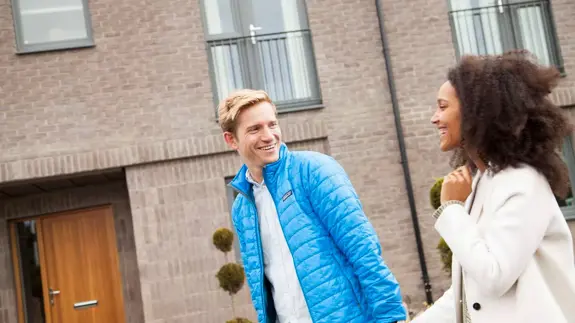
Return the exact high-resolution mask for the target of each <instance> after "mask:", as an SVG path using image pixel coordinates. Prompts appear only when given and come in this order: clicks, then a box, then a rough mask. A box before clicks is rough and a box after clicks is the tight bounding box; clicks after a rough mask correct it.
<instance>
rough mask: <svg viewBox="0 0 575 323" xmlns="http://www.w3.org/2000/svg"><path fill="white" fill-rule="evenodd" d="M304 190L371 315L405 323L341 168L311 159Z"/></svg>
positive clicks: (393, 283)
mask: <svg viewBox="0 0 575 323" xmlns="http://www.w3.org/2000/svg"><path fill="white" fill-rule="evenodd" d="M308 187H309V189H308V193H309V196H310V200H311V204H312V205H313V208H314V212H315V213H316V214H317V215H318V216H319V218H320V219H321V221H322V222H323V224H324V225H325V227H326V229H327V230H328V231H329V233H330V235H331V236H332V238H333V240H334V241H335V243H336V245H337V247H338V248H339V249H340V250H341V252H342V253H343V254H344V255H345V257H346V258H347V259H348V261H349V262H350V263H351V265H352V266H353V271H354V273H355V275H356V276H357V278H358V280H359V283H360V286H361V289H362V292H363V295H364V296H365V299H366V300H367V304H368V311H369V312H370V314H371V316H372V317H373V318H374V319H375V320H376V321H377V322H382V323H385V322H395V321H401V320H405V319H406V313H405V308H404V307H403V306H402V299H401V292H400V287H399V284H398V282H397V280H396V279H395V277H394V275H393V274H392V273H391V271H390V270H389V268H388V267H387V265H386V264H385V262H384V260H383V257H382V255H381V246H380V244H379V239H378V236H377V234H376V232H375V229H374V228H373V226H372V224H371V223H370V222H369V220H368V218H367V217H366V215H365V214H364V212H363V208H362V205H361V202H360V201H359V198H358V195H357V193H356V191H355V189H354V188H353V186H352V184H351V181H350V180H349V178H348V176H347V174H346V173H345V171H344V170H343V168H342V167H341V166H340V165H339V163H337V162H336V161H335V160H334V159H333V158H331V157H329V156H326V155H319V154H318V155H316V156H314V158H313V160H312V162H310V165H309V169H308Z"/></svg>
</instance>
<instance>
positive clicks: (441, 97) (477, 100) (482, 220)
mask: <svg viewBox="0 0 575 323" xmlns="http://www.w3.org/2000/svg"><path fill="white" fill-rule="evenodd" d="M559 77H560V75H559V73H558V71H557V70H556V69H554V68H551V67H542V66H539V65H537V64H536V63H534V61H533V60H532V59H531V57H530V56H529V54H528V53H527V52H510V53H506V54H504V55H499V56H482V57H478V56H467V57H463V58H462V60H461V61H460V63H459V64H457V66H455V67H454V68H452V69H451V70H450V71H449V73H448V77H447V79H448V81H447V82H445V83H444V84H443V85H442V86H441V88H440V90H439V93H438V99H437V110H436V112H435V114H434V115H433V117H432V119H431V121H432V123H433V124H434V125H435V126H436V127H437V128H438V130H439V134H440V146H441V150H442V151H450V150H454V151H456V152H459V151H462V152H463V154H459V153H457V156H458V157H459V158H458V160H459V161H462V160H467V161H469V162H467V163H466V164H465V165H464V166H461V167H458V168H457V169H456V170H455V171H454V172H452V173H450V174H449V175H447V176H446V177H445V179H444V183H443V186H442V191H441V203H442V206H441V207H440V208H439V209H438V210H437V211H436V212H435V213H434V217H435V218H436V219H437V220H436V222H435V228H436V230H437V231H438V232H439V234H440V235H441V236H442V237H443V238H444V239H445V241H446V242H447V244H448V245H449V247H450V249H451V251H452V252H453V268H452V285H451V287H450V288H449V290H448V291H447V292H446V293H445V294H444V295H443V296H442V297H441V298H440V299H439V300H438V301H437V302H436V303H435V304H434V305H432V306H431V308H429V309H428V310H427V311H426V312H424V313H423V314H421V315H420V316H418V317H417V318H415V319H414V320H413V321H412V322H415V323H424V322H430V323H444V322H445V323H455V322H457V323H463V322H473V323H499V322H501V323H543V322H544V323H571V322H575V306H574V305H575V265H574V264H575V260H574V256H573V241H572V236H571V233H570V231H569V228H568V226H567V223H566V221H565V219H564V217H563V214H562V213H561V210H560V208H559V206H558V204H557V201H556V198H555V196H559V197H562V196H564V195H565V194H566V193H567V192H568V189H569V187H568V185H569V183H568V178H569V177H568V173H567V167H566V165H565V164H564V163H563V161H562V159H561V157H560V155H559V153H558V149H559V147H560V145H561V143H562V140H563V138H564V137H565V136H567V135H570V134H571V131H572V130H571V126H570V124H569V122H568V120H567V119H566V117H565V116H564V115H563V114H562V111H561V109H560V108H558V107H556V106H555V105H553V103H552V102H551V101H550V100H549V99H548V98H547V95H548V94H549V93H550V92H551V90H552V88H553V87H554V86H555V85H556V84H557V82H558V80H559ZM460 165H461V163H460ZM473 173H475V176H473V178H472V176H471V174H473Z"/></svg>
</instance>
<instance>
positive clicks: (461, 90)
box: [447, 50, 572, 197]
mask: <svg viewBox="0 0 575 323" xmlns="http://www.w3.org/2000/svg"><path fill="white" fill-rule="evenodd" d="M447 78H448V80H449V82H450V83H451V84H452V86H453V87H454V88H455V91H456V93H457V96H458V98H459V100H460V103H461V134H462V140H463V145H464V146H465V147H472V148H473V149H474V150H476V151H477V153H478V155H479V156H480V157H481V158H482V159H483V160H484V161H485V162H486V163H488V165H489V169H490V170H491V171H493V172H495V173H497V172H498V171H500V170H502V169H505V168H507V167H516V166H518V165H519V164H520V163H525V164H529V165H531V166H533V167H534V168H536V169H538V170H539V171H540V172H541V173H542V174H543V175H544V176H545V177H546V178H547V181H548V182H549V184H550V186H551V188H552V190H553V193H554V194H555V195H556V196H558V197H564V196H565V195H566V194H567V193H568V191H569V176H568V170H567V166H566V165H565V163H564V162H563V160H562V158H561V156H560V153H559V148H560V147H561V144H562V142H563V139H564V137H565V136H567V135H569V134H571V132H572V126H571V124H570V122H569V120H568V119H567V117H566V116H565V115H564V114H563V111H562V110H561V108H559V107H557V106H556V105H554V104H553V102H551V100H550V99H549V98H548V94H549V93H551V90H552V89H553V88H554V87H555V86H556V85H557V83H558V81H559V78H560V73H559V71H558V70H557V69H556V68H553V67H545V66H541V65H539V64H537V63H536V60H535V58H534V57H533V56H532V55H531V54H530V53H529V52H527V51H525V50H520V51H512V52H507V53H505V54H502V55H496V56H495V55H494V56H464V57H462V59H461V60H460V62H459V63H458V64H457V65H456V66H455V67H453V68H452V69H450V70H449V72H448V74H447ZM466 159H467V156H465V154H462V153H461V151H456V152H455V155H454V158H453V159H452V165H453V166H457V165H461V164H462V163H464V162H465V161H466Z"/></svg>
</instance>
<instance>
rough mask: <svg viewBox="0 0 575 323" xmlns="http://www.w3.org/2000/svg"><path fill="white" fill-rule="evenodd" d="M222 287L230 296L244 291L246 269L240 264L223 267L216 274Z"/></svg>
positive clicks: (229, 264)
mask: <svg viewBox="0 0 575 323" xmlns="http://www.w3.org/2000/svg"><path fill="white" fill-rule="evenodd" d="M216 277H217V278H218V280H219V282H220V287H221V288H222V289H223V290H225V291H226V292H228V293H230V295H234V294H236V293H237V292H239V291H240V289H242V287H243V286H244V281H245V279H246V275H245V273H244V268H243V267H242V266H241V265H239V264H234V263H228V264H225V265H223V266H222V268H220V270H219V271H218V273H217V274H216Z"/></svg>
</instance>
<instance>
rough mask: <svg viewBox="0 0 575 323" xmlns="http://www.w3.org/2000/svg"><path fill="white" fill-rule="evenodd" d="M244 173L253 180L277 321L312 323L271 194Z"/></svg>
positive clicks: (266, 269)
mask: <svg viewBox="0 0 575 323" xmlns="http://www.w3.org/2000/svg"><path fill="white" fill-rule="evenodd" d="M246 177H247V180H248V181H249V182H250V183H252V184H253V192H254V198H255V202H256V208H257V211H258V217H259V225H260V235H261V240H262V249H263V253H264V272H265V274H266V277H267V278H268V280H269V281H270V283H271V284H272V295H273V300H274V305H275V309H276V312H277V315H278V318H277V322H278V323H312V320H311V316H310V314H309V310H308V308H307V304H306V301H305V298H304V296H303V292H302V289H301V285H300V283H299V279H298V277H297V274H296V271H295V266H294V263H293V258H292V255H291V252H290V250H289V247H288V245H287V242H286V239H285V236H284V233H283V230H282V228H281V225H280V222H279V218H278V213H277V210H276V207H275V204H274V201H273V199H272V196H271V194H270V192H269V191H268V188H267V186H266V185H265V183H264V182H263V181H262V184H258V183H257V182H256V181H254V180H253V179H252V178H251V176H250V174H249V172H248V173H247V175H246Z"/></svg>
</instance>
